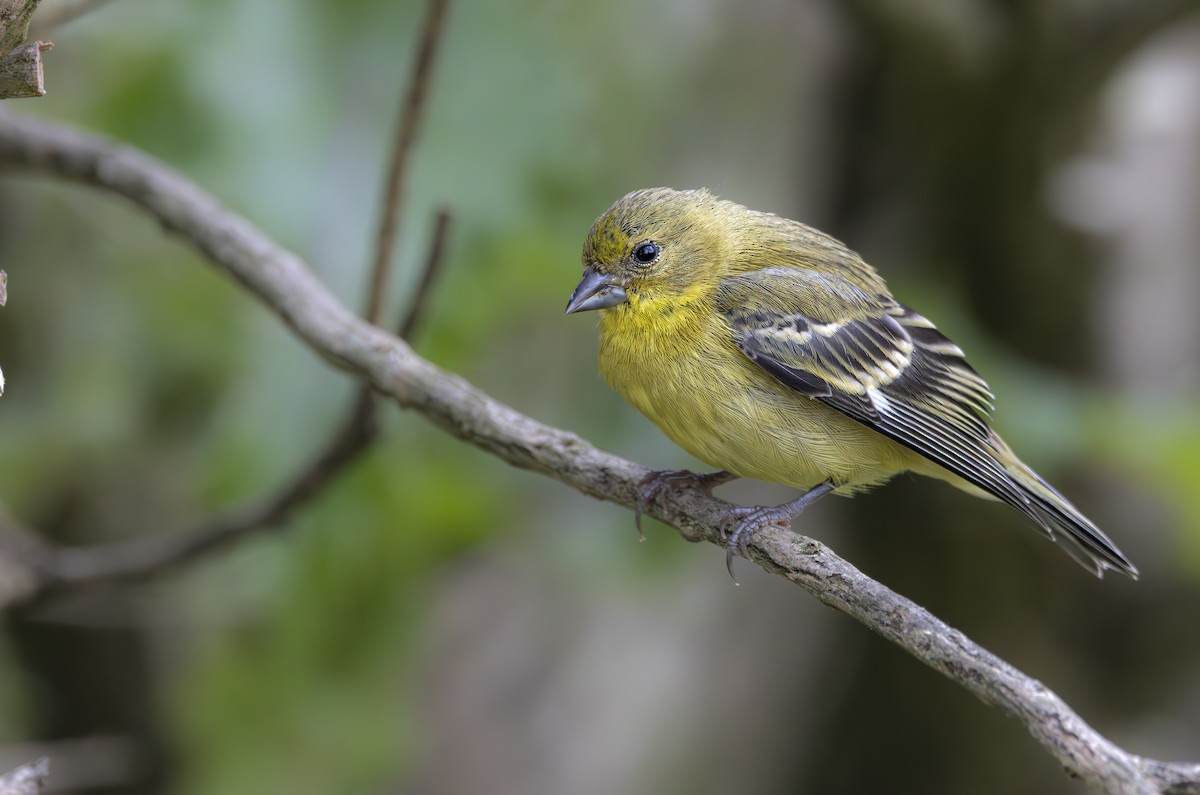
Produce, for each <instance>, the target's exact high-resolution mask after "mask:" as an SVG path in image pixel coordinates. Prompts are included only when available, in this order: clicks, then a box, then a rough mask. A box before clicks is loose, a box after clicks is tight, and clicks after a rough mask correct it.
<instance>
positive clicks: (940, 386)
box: [566, 188, 1138, 579]
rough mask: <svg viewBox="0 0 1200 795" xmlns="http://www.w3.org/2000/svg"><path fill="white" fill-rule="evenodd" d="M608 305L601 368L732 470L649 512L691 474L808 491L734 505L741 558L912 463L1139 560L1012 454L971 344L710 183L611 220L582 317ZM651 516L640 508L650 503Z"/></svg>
mask: <svg viewBox="0 0 1200 795" xmlns="http://www.w3.org/2000/svg"><path fill="white" fill-rule="evenodd" d="M588 310H600V370H601V372H602V373H603V374H604V377H605V379H607V381H608V383H609V384H610V385H611V386H613V387H614V388H615V389H616V390H617V391H618V392H620V393H621V395H622V396H623V397H624V398H625V400H626V401H628V402H629V403H631V404H632V405H633V406H634V407H635V408H636V409H638V410H639V411H641V412H642V414H644V415H646V417H647V418H649V419H650V420H651V421H652V422H653V423H654V424H655V425H657V426H658V427H659V428H661V429H662V430H663V431H664V432H665V433H666V434H667V436H669V437H670V438H671V439H672V440H674V441H675V442H676V443H677V444H678V445H679V446H681V447H683V448H684V449H685V450H687V451H688V452H689V453H691V454H692V455H694V456H695V457H696V458H698V459H700V460H701V461H704V462H706V463H708V464H710V465H712V466H714V467H718V468H719V469H720V470H722V471H720V472H714V473H711V474H708V475H694V474H692V473H688V472H679V471H664V472H656V473H654V474H653V475H651V476H650V477H649V478H647V479H646V481H645V482H644V483H643V492H642V500H641V503H640V504H639V508H641V507H644V506H645V505H646V504H648V502H649V501H650V500H651V499H653V497H654V495H655V494H656V493H658V491H659V490H660V489H662V488H663V487H664V486H665V485H667V484H669V483H670V482H671V481H673V480H679V479H682V478H691V479H694V480H695V482H697V483H698V484H699V485H701V486H702V487H704V488H706V489H709V490H711V488H712V487H714V486H716V485H718V484H720V483H722V482H725V481H726V480H729V479H732V478H735V477H751V478H758V479H759V480H765V481H769V482H771V483H780V484H783V485H785V486H790V487H792V488H796V489H801V490H804V494H803V495H802V496H801V497H800V498H799V499H797V500H794V501H792V502H789V503H786V504H784V505H780V506H775V507H762V506H758V507H754V508H735V509H733V511H734V514H733V518H734V519H736V525H735V526H734V528H733V530H732V532H731V533H730V534H729V545H728V556H727V561H732V557H733V555H734V553H736V552H742V553H744V552H745V544H746V542H747V541H748V539H749V537H750V536H751V535H752V534H753V533H754V532H755V530H757V529H758V528H760V527H763V526H765V525H766V524H769V523H773V522H780V523H786V522H790V521H791V519H793V518H794V517H795V516H797V515H799V514H800V512H801V511H803V510H804V508H805V507H806V506H807V505H809V504H810V503H811V502H812V501H813V500H815V499H816V498H818V497H820V496H822V495H824V494H827V493H829V492H834V493H837V494H853V493H855V492H858V491H862V490H864V489H867V488H869V487H871V486H875V485H878V484H880V483H883V482H884V481H886V480H888V479H890V478H891V477H893V476H894V475H897V474H899V473H901V472H916V473H918V474H921V475H927V476H929V477H934V478H938V479H940V480H944V481H947V482H949V483H951V484H953V485H955V486H957V487H958V488H960V489H963V490H965V491H968V492H970V493H972V494H975V495H977V496H982V497H986V498H989V499H996V500H1000V501H1001V502H1004V503H1007V504H1008V505H1011V506H1012V507H1013V508H1016V509H1017V510H1018V511H1020V512H1021V513H1023V514H1024V515H1025V516H1026V517H1028V518H1029V519H1031V520H1032V521H1033V522H1034V524H1035V525H1037V526H1038V527H1039V528H1040V529H1041V530H1042V532H1043V533H1044V534H1045V535H1046V536H1047V537H1049V538H1050V539H1052V540H1054V541H1056V542H1058V543H1059V544H1060V545H1061V546H1062V548H1063V550H1064V551H1066V552H1067V554H1069V555H1070V556H1071V557H1072V558H1074V559H1075V560H1076V561H1078V562H1079V563H1080V564H1081V565H1083V566H1084V567H1085V568H1087V569H1088V570H1090V571H1092V572H1093V573H1095V574H1096V576H1099V577H1102V576H1103V575H1104V571H1105V570H1106V569H1114V570H1116V571H1118V572H1120V573H1122V574H1125V575H1127V576H1129V577H1132V578H1135V579H1136V578H1137V575H1138V572H1137V569H1136V568H1135V567H1134V566H1133V564H1132V563H1130V562H1129V560H1128V559H1127V558H1126V557H1125V555H1124V554H1122V553H1121V551H1120V550H1119V549H1117V547H1116V545H1115V544H1113V542H1112V541H1110V540H1109V539H1108V537H1107V536H1105V535H1104V533H1102V532H1101V531H1100V530H1099V528H1097V527H1096V525H1094V524H1093V523H1092V522H1091V521H1090V520H1089V519H1088V518H1087V517H1085V516H1084V515H1083V514H1082V513H1080V512H1079V510H1078V509H1076V508H1075V506H1073V505H1072V504H1071V503H1070V502H1068V501H1067V499H1066V498H1065V497H1063V496H1062V495H1061V494H1059V493H1058V492H1057V491H1056V490H1055V489H1054V488H1053V487H1051V486H1050V484H1048V483H1047V482H1046V481H1044V480H1042V478H1040V477H1039V476H1038V475H1037V474H1036V473H1035V472H1034V471H1033V470H1032V469H1030V468H1029V467H1028V466H1026V465H1025V464H1023V463H1022V462H1021V461H1020V459H1018V458H1017V457H1016V455H1014V454H1013V452H1012V450H1011V449H1009V447H1008V445H1007V444H1005V443H1004V441H1003V440H1002V439H1001V438H1000V437H999V436H998V435H996V432H995V431H993V430H992V429H991V428H990V427H989V426H988V422H987V418H988V412H989V411H990V409H991V401H992V393H991V391H990V390H989V389H988V385H987V384H986V383H985V382H984V380H983V379H982V378H980V377H979V375H978V374H977V373H976V372H975V370H973V369H972V368H971V366H970V365H969V364H967V362H966V359H965V358H964V356H963V352H962V350H961V349H960V348H959V347H958V346H957V345H955V344H954V343H953V342H951V341H950V340H949V339H947V338H946V337H945V336H943V335H942V334H941V333H940V332H939V331H938V330H937V329H936V328H935V327H934V325H933V323H931V322H930V321H929V320H927V319H926V318H924V317H923V316H921V315H919V314H917V313H916V312H914V311H912V310H911V309H909V308H908V307H906V306H904V305H903V304H900V303H898V302H897V301H896V300H895V299H894V298H892V296H891V294H890V293H889V292H888V289H887V286H886V285H885V284H884V282H883V279H881V278H880V277H879V275H878V274H877V273H876V272H875V271H874V270H873V269H872V268H871V267H870V266H869V265H867V264H866V263H865V262H863V260H862V259H861V258H860V257H859V256H858V255H857V254H855V253H854V252H853V251H851V250H850V249H848V248H846V246H844V245H842V244H841V243H839V242H838V241H837V240H834V239H833V238H831V237H829V236H828V235H825V234H823V233H821V232H819V231H817V230H816V229H813V228H811V227H808V226H805V225H804V224H801V223H798V222H796V221H790V220H788V219H786V218H781V217H779V216H776V215H771V214H769V213H762V212H756V211H754V210H750V209H748V208H746V207H743V206H741V205H739V204H734V203H733V202H728V201H722V200H720V199H718V198H717V197H716V196H713V195H712V194H711V193H709V192H707V191H704V190H693V191H676V190H672V189H669V188H653V189H649V190H639V191H634V192H633V193H630V194H629V195H627V196H625V197H624V198H622V199H620V200H618V201H617V202H616V203H615V204H613V205H612V207H610V208H609V209H608V210H606V211H605V212H604V213H603V214H602V215H601V216H600V217H599V218H597V219H596V222H595V224H594V225H593V226H592V229H591V232H590V233H589V234H588V237H587V241H586V243H585V244H584V248H583V279H582V280H581V281H580V282H579V285H578V286H577V287H576V288H575V292H574V293H573V294H572V295H571V300H570V302H569V303H568V304H567V310H566V311H567V313H568V314H570V313H573V312H583V311H588ZM639 518H640V510H639Z"/></svg>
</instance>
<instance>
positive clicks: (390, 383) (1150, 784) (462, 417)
mask: <svg viewBox="0 0 1200 795" xmlns="http://www.w3.org/2000/svg"><path fill="white" fill-rule="evenodd" d="M0 163H2V164H5V165H9V166H13V167H23V168H25V169H29V170H33V171H35V172H38V173H43V174H50V175H56V176H59V177H62V178H64V179H69V180H73V181H76V182H81V183H84V184H88V185H93V186H96V187H99V188H101V189H103V190H105V191H109V192H112V193H116V194H119V195H121V196H124V197H126V198H127V199H129V200H130V201H131V202H133V203H134V204H135V205H137V206H138V207H140V208H141V209H142V210H143V211H145V212H146V213H148V214H149V215H151V216H152V217H154V218H155V219H157V220H158V221H159V222H160V223H161V224H162V225H163V226H164V228H166V229H168V230H170V231H172V232H174V233H176V234H178V235H180V236H181V237H182V238H183V239H184V240H185V241H187V242H188V243H189V244H191V245H192V246H194V247H195V248H196V249H198V250H199V251H200V252H201V253H202V254H203V255H204V256H205V257H206V258H207V259H208V260H209V261H210V262H212V264H214V265H215V266H217V267H218V268H219V269H221V270H223V271H224V272H225V273H227V274H228V275H229V276H230V277H232V278H233V279H234V280H235V281H237V282H238V283H239V284H241V285H243V286H244V287H246V288H247V289H248V290H249V291H250V292H252V293H253V294H254V295H255V296H257V298H258V299H259V300H260V301H261V302H262V303H263V304H264V306H266V307H267V308H269V309H270V310H271V311H273V312H275V313H276V314H278V315H279V316H280V318H282V319H283V321H284V322H285V323H286V324H287V325H288V326H289V327H290V328H291V329H292V330H293V331H294V332H295V333H296V335H297V336H298V337H299V338H300V339H302V340H303V341H304V342H305V343H306V344H308V345H309V346H310V347H312V349H313V350H315V351H317V352H318V353H320V354H321V355H322V356H324V357H325V358H326V359H328V360H329V361H330V362H332V363H334V364H335V365H336V366H338V367H341V368H343V369H346V370H348V371H350V372H352V373H354V374H355V375H357V376H358V377H360V378H362V379H363V380H364V381H365V382H367V383H369V384H370V385H371V386H372V388H374V389H375V390H376V391H378V392H380V393H382V394H385V395H388V396H390V397H392V398H393V399H394V400H395V401H396V402H397V403H399V404H400V405H401V406H403V407H405V408H409V409H412V410H414V411H416V412H418V413H420V414H422V415H424V416H425V417H427V418H428V419H429V420H430V421H432V422H433V423H435V424H437V425H438V426H439V427H441V428H443V429H445V430H446V431H447V432H448V433H450V434H452V435H454V436H456V437H458V438H460V439H463V440H464V441H466V442H468V443H470V444H473V445H475V446H476V447H479V448H480V449H482V450H485V451H487V452H489V453H492V454H493V455H495V456H497V457H499V458H501V459H502V460H504V461H506V462H508V463H509V464H512V465H513V466H517V467H521V468H525V469H531V470H535V471H538V472H541V473H544V474H546V475H549V476H551V477H553V478H555V479H557V480H560V481H562V482H563V483H566V484H568V485H570V486H572V487H573V488H575V489H578V490H579V491H581V492H583V493H585V494H589V495H592V496H594V497H597V498H600V499H604V500H609V501H611V502H615V503H619V504H621V505H625V506H628V507H632V506H633V505H634V504H635V503H636V501H637V499H638V495H639V488H638V484H639V482H640V481H641V479H642V478H643V477H644V476H645V475H646V474H647V472H648V470H646V469H645V468H644V467H642V466H639V465H638V464H635V463H633V462H631V461H627V460H625V459H622V458H619V457H617V456H614V455H611V454H608V453H605V452H603V451H601V450H598V449H596V448H595V447H593V446H591V445H590V444H588V443H587V442H585V441H584V440H583V439H581V438H579V437H578V436H576V435H575V434H572V433H569V432H567V431H562V430H559V429H556V428H552V427H549V426H546V425H542V424H541V423H538V422H537V421H535V420H533V419H530V418H529V417H526V416H524V415H523V414H520V413H519V412H517V411H515V410H514V409H512V408H510V407H508V406H506V405H504V404H503V403H500V402H498V401H496V400H494V399H492V398H491V397H489V396H488V395H487V394H485V393H483V392H481V391H479V390H478V389H476V388H474V387H473V386H471V385H470V384H468V383H467V382H466V381H465V380H463V379H462V378H460V377H458V376H456V375H453V374H450V373H447V372H444V371H442V370H440V369H439V368H438V367H436V366H435V365H433V364H432V363H430V362H428V361H426V360H425V359H422V358H421V357H419V356H417V355H416V354H415V353H414V352H413V350H412V349H411V348H410V347H409V346H408V345H406V344H405V343H404V342H403V341H402V340H400V339H399V338H397V337H395V336H393V335H391V334H388V333H387V332H385V331H383V330H382V329H379V328H377V327H375V326H372V325H371V324H369V323H366V322H364V321H363V320H361V319H359V318H357V317H355V316H354V314H353V313H352V312H350V311H349V310H348V309H346V307H344V306H343V305H341V304H340V303H339V302H338V301H337V299H336V298H335V297H334V296H333V295H332V294H331V293H330V292H329V291H328V290H327V289H326V288H325V287H324V285H322V284H321V283H320V282H319V281H318V280H317V278H316V277H315V276H314V275H313V273H312V272H311V271H310V270H309V269H308V268H307V267H306V266H305V264H304V263H303V262H302V261H301V260H300V259H299V258H298V257H297V256H296V255H294V254H292V253H291V252H289V251H287V250H285V249H283V248H281V247H280V246H278V245H277V244H276V243H274V242H273V241H271V240H270V239H269V238H267V237H266V236H265V235H264V234H263V233H262V232H261V231H259V230H258V229H257V228H256V227H255V226H253V225H252V224H251V223H249V222H248V221H246V220H245V219H243V218H241V217H240V216H237V215H235V214H233V213H231V212H229V211H228V210H226V209H224V208H222V207H221V206H220V204H219V203H218V202H217V201H216V200H215V199H214V198H212V197H211V196H209V195H208V194H207V193H205V192H204V191H202V190H201V189H200V188H198V187H197V186H196V185H195V184H193V183H192V182H190V181H189V180H187V179H185V178H183V177H181V176H180V175H178V174H176V173H175V172H174V171H172V170H171V169H170V168H168V167H167V166H165V165H163V164H162V163H159V162H158V161H156V160H154V159H153V158H150V157H148V156H147V155H144V154H142V153H139V152H137V151H134V150H132V149H129V148H122V147H118V146H115V145H113V144H111V143H109V142H108V141H107V140H104V139H102V138H100V137H98V136H94V135H89V134H84V133H80V132H76V131H72V130H69V129H66V128H63V127H60V126H57V125H53V124H48V123H46V122H41V121H35V120H32V119H21V118H15V117H12V116H8V115H3V114H0ZM727 507H728V505H727V503H724V502H723V501H721V500H719V499H716V498H713V497H710V496H708V495H706V494H704V493H703V492H702V491H699V490H695V489H691V490H689V489H686V488H681V489H679V490H674V491H672V492H671V493H670V494H666V495H663V496H661V497H660V498H658V499H657V500H656V501H655V502H654V503H653V504H652V505H650V506H648V510H647V512H648V513H650V514H651V515H652V516H655V517H656V518H658V519H660V520H662V521H664V522H667V523H668V524H671V525H673V526H675V527H676V528H679V530H680V532H681V533H682V534H684V535H685V536H686V537H688V538H692V539H702V540H706V541H709V542H710V543H713V544H716V545H718V547H720V548H721V549H724V543H725V542H724V539H723V538H722V535H721V521H722V517H723V516H724V515H725V511H726V510H727ZM750 555H751V557H752V558H753V559H754V560H755V561H757V562H758V563H759V564H760V565H762V566H763V567H764V568H766V569H767V570H768V571H771V572H774V573H776V574H779V575H780V576H783V577H786V578H787V579H789V580H790V581H792V582H793V583H795V584H797V585H799V586H800V587H802V588H804V589H805V590H806V591H808V592H809V593H812V594H813V595H815V596H816V597H817V598H818V599H820V600H821V601H822V602H824V603H825V604H827V605H829V606H831V607H834V608H835V609H837V610H840V611H842V612H845V613H847V614H848V615H851V616H853V617H855V618H856V619H858V620H859V621H861V622H862V623H863V624H865V625H866V626H868V627H869V628H871V629H872V630H873V631H875V632H878V633H879V634H881V635H883V636H884V637H886V638H887V639H889V640H891V641H892V642H894V643H896V644H897V645H898V646H900V647H901V648H903V649H904V650H906V651H907V652H909V653H910V654H912V655H913V656H914V657H916V658H917V659H919V660H921V661H922V662H924V663H925V664H927V665H929V666H930V667H932V668H934V669H935V670H937V671H939V672H941V673H942V674H944V675H945V676H947V677H948V678H950V679H951V680H953V681H955V682H957V683H959V684H960V685H962V686H963V687H965V688H967V689H968V690H970V691H971V692H972V693H974V694H975V695H976V696H978V697H979V698H980V699H982V700H983V701H984V702H985V703H988V704H991V705H993V706H995V707H997V708H999V709H1000V710H1002V711H1003V712H1004V713H1005V714H1007V715H1010V716H1011V717H1014V718H1016V719H1017V720H1019V721H1020V722H1021V723H1022V724H1023V725H1024V726H1025V727H1026V728H1027V729H1028V730H1029V732H1030V733H1031V734H1032V735H1033V736H1034V738H1035V739H1037V740H1038V742H1039V743H1041V744H1042V746H1043V747H1044V748H1045V749H1046V750H1047V751H1048V752H1049V753H1050V754H1052V755H1053V756H1054V758H1056V759H1057V760H1058V761H1059V762H1060V763H1061V764H1062V765H1063V767H1064V768H1065V769H1066V770H1067V771H1068V772H1069V773H1070V774H1071V775H1073V776H1077V777H1079V778H1080V779H1082V780H1083V781H1085V782H1087V783H1088V784H1090V785H1091V786H1092V787H1094V788H1096V789H1097V790H1098V791H1101V792H1105V793H1113V795H1118V794H1120V795H1130V793H1132V794H1133V795H1141V794H1143V793H1146V794H1148V793H1155V792H1168V791H1169V792H1175V793H1182V792H1196V791H1200V765H1196V764H1184V763H1175V764H1172V763H1165V762H1157V761H1153V760H1148V759H1144V758H1142V757H1139V756H1136V755H1134V754H1131V753H1129V752H1127V751H1124V750H1122V749H1120V748H1118V747H1117V746H1115V745H1114V744H1113V743H1111V742H1110V741H1109V740H1107V739H1105V738H1104V737H1103V736H1101V735H1100V734H1099V733H1098V732H1096V731H1095V730H1094V729H1092V728H1091V727H1090V726H1088V725H1087V724H1086V723H1085V722H1084V721H1083V720H1082V719H1081V718H1080V717H1079V716H1078V715H1077V714H1076V713H1075V712H1074V711H1072V710H1071V709H1070V707H1068V706H1067V705H1066V704H1065V703H1064V702H1063V701H1062V700H1061V699H1060V698H1058V696H1056V695H1054V694H1053V693H1052V692H1050V691H1049V690H1048V689H1047V688H1046V687H1045V686H1044V685H1042V684H1041V683H1040V682H1037V681H1036V680H1034V679H1032V678H1030V677H1028V676H1025V675H1024V674H1022V673H1021V672H1019V671H1017V670H1016V669H1015V668H1013V667H1012V666H1011V665H1008V664H1007V663H1005V662H1004V661H1003V660H1001V659H999V658H998V657H996V656H995V655H993V654H991V653H990V652H988V651H987V650H985V649H983V648H982V647H980V646H978V645H977V644H975V643H973V642H972V641H970V640H969V639H968V638H967V637H966V636H965V635H963V634H962V633H961V632H958V631H957V630H954V629H952V628H950V627H948V626H947V625H946V624H944V623H942V622H941V621H939V620H938V619H936V618H934V617H933V616H932V615H930V614H929V613H928V612H927V611H926V610H924V609H923V608H921V607H919V606H918V605H916V604H914V603H913V602H911V601H909V600H908V599H905V598H904V597H902V596H900V595H898V594H896V593H894V592H892V591H891V590H889V589H888V588H886V587H884V586H883V585H881V584H879V583H877V582H875V581H873V580H871V579H870V578H868V577H867V576H866V575H864V574H863V573H862V572H860V571H858V570H857V569H855V568H854V567H853V566H851V565H850V564H849V563H847V562H846V561H844V560H842V559H841V558H839V557H838V556H837V555H836V554H834V553H833V552H832V551H831V550H830V549H829V548H828V547H826V546H824V545H823V544H820V543H818V542H816V541H813V540H811V539H807V538H804V537H801V536H797V535H794V534H793V533H791V532H790V531H788V530H786V529H783V528H777V527H768V528H765V529H763V530H762V531H760V532H759V533H757V534H755V536H754V538H753V539H752V541H751V544H750Z"/></svg>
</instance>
